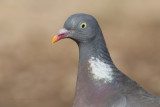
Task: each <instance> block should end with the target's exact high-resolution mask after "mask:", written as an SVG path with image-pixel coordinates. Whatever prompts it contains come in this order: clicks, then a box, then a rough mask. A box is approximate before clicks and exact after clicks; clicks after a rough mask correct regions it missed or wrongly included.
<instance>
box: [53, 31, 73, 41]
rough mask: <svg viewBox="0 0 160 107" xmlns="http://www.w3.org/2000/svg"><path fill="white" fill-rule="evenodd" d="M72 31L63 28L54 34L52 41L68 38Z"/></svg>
mask: <svg viewBox="0 0 160 107" xmlns="http://www.w3.org/2000/svg"><path fill="white" fill-rule="evenodd" d="M70 33H71V32H70V31H68V30H66V29H65V28H62V29H60V30H59V31H58V33H57V35H54V36H53V37H52V39H51V42H52V43H55V42H57V41H59V40H60V39H63V38H66V37H67V36H68V34H70Z"/></svg>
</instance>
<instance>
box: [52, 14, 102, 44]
mask: <svg viewBox="0 0 160 107" xmlns="http://www.w3.org/2000/svg"><path fill="white" fill-rule="evenodd" d="M99 30H100V28H99V25H98V22H97V21H96V19H95V18H94V17H93V16H91V15H88V14H82V13H81V14H74V15H72V16H70V17H69V18H68V19H67V20H66V22H65V23H64V27H63V28H62V29H60V30H59V31H58V33H57V34H56V35H55V36H53V38H52V43H55V42H57V41H59V40H61V39H64V38H71V39H73V40H74V41H76V42H77V43H84V42H89V41H92V40H93V39H94V38H95V37H96V35H97V33H98V32H99Z"/></svg>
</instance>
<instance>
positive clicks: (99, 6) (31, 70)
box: [0, 0, 160, 107]
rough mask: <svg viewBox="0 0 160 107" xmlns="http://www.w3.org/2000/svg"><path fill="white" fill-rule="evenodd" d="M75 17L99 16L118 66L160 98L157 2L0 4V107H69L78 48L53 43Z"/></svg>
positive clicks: (31, 0) (8, 0) (1, 0)
mask: <svg viewBox="0 0 160 107" xmlns="http://www.w3.org/2000/svg"><path fill="white" fill-rule="evenodd" d="M74 13H89V14H92V15H93V16H95V17H96V18H97V20H98V21H99V24H100V26H101V28H102V31H103V34H104V36H105V39H106V42H107V46H108V48H109V51H110V54H111V56H112V59H113V61H114V63H115V64H116V65H117V67H118V68H119V69H120V70H121V71H123V72H124V73H125V74H127V75H128V76H129V77H131V78H132V79H134V80H136V81H137V82H138V83H139V84H141V85H142V86H143V87H144V88H145V89H147V90H149V91H150V92H152V93H154V94H156V95H157V96H160V1H159V0H152V1H151V0H150V1H149V0H134V1H133V0H101V1H99V0H96V1H94V2H93V1H92V0H88V1H86V0H80V1H74V0H68V1H67V0H66V1H65V0H48V1H45V0H39V1H36V0H14V1H13V0H0V107H71V105H72V101H73V96H74V89H75V83H76V74H77V65H78V47H77V45H76V43H74V42H73V41H72V40H69V39H65V40H61V41H59V42H58V43H56V44H51V42H50V39H51V37H52V35H53V34H56V33H57V31H58V30H59V29H60V28H62V27H63V24H64V21H65V20H66V19H67V17H68V16H70V15H71V14H74Z"/></svg>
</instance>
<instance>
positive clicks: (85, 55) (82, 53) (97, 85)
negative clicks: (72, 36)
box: [73, 31, 120, 107]
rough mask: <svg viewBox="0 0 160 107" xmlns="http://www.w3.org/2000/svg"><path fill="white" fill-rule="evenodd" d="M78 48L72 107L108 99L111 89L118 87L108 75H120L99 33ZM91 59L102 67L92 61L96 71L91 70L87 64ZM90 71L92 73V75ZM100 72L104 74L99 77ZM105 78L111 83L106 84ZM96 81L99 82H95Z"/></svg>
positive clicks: (79, 44)
mask: <svg viewBox="0 0 160 107" xmlns="http://www.w3.org/2000/svg"><path fill="white" fill-rule="evenodd" d="M78 46H79V68H78V78H77V84H76V94H75V99H74V104H73V107H81V106H82V105H81V103H83V104H84V103H87V104H89V103H93V102H96V101H97V99H101V100H99V101H103V99H106V98H107V97H109V96H110V93H112V92H111V91H112V89H113V88H116V87H118V86H116V84H112V83H115V82H113V81H114V77H113V80H112V78H110V77H109V75H110V74H112V75H113V74H119V73H120V72H119V71H118V69H117V68H116V67H115V65H114V64H113V62H112V60H111V57H110V55H109V52H108V49H107V47H106V43H105V41H104V37H103V35H102V32H101V31H100V32H99V33H98V34H97V36H96V38H94V40H92V42H91V43H78ZM92 58H93V59H98V60H97V61H98V62H99V63H100V65H102V67H101V66H99V65H98V64H96V62H94V60H93V67H94V66H96V67H95V68H96V69H95V70H93V68H90V66H91V64H90V63H89V60H91V59H92ZM91 61H92V60H91ZM103 66H105V67H106V68H104V69H103ZM107 67H109V68H107ZM99 68H100V69H99ZM98 69H99V70H98ZM91 70H92V71H93V72H92V73H91ZM101 70H102V73H104V75H101V74H100V73H99V74H100V75H99V74H97V73H98V71H100V72H101ZM107 70H108V71H109V73H107V72H108V71H107ZM94 74H95V76H94ZM108 74H109V75H108ZM96 75H98V76H99V77H96ZM105 75H106V76H105ZM94 77H95V78H94ZM101 78H102V80H101ZM107 78H109V80H111V82H106V81H107ZM96 79H99V80H98V81H96ZM105 80H106V81H105ZM109 84H112V85H109ZM97 92H98V93H97ZM103 94H105V95H106V96H105V98H104V97H101V96H103ZM95 96H96V97H95ZM88 99H89V100H88ZM97 104H100V103H97ZM74 105H76V106H74ZM77 105H79V106H77ZM98 106H99V105H97V107H98Z"/></svg>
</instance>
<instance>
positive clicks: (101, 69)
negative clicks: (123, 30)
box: [88, 57, 113, 83]
mask: <svg viewBox="0 0 160 107" xmlns="http://www.w3.org/2000/svg"><path fill="white" fill-rule="evenodd" d="M88 62H89V64H90V67H89V68H88V69H89V71H90V73H91V74H92V75H93V78H94V79H95V80H103V81H104V83H107V82H111V81H112V80H113V71H112V68H111V67H110V65H108V64H106V63H104V62H103V61H101V60H100V59H98V58H95V57H91V59H89V61H88Z"/></svg>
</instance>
